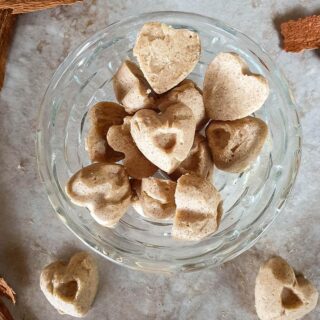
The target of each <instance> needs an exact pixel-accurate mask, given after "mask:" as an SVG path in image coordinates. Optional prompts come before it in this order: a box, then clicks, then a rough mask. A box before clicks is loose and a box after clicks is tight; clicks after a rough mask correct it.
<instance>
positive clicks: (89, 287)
mask: <svg viewBox="0 0 320 320" xmlns="http://www.w3.org/2000/svg"><path fill="white" fill-rule="evenodd" d="M98 281H99V275H98V268H97V264H96V261H95V260H94V259H93V257H92V256H91V255H90V254H88V253H86V252H79V253H76V254H75V255H74V256H73V257H71V259H70V261H69V262H68V263H67V262H64V261H56V262H53V263H51V264H49V265H48V266H46V267H45V268H44V270H43V271H42V272H41V276H40V287H41V290H42V291H43V293H44V295H45V296H46V298H47V299H48V301H49V302H50V303H51V304H52V305H53V306H54V307H55V308H56V309H57V310H58V311H59V312H60V313H65V314H69V315H71V316H74V317H83V316H84V315H85V314H86V313H87V312H88V311H89V309H90V306H91V304H92V302H93V300H94V298H95V295H96V292H97V289H98Z"/></svg>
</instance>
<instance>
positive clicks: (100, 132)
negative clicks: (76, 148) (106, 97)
mask: <svg viewBox="0 0 320 320" xmlns="http://www.w3.org/2000/svg"><path fill="white" fill-rule="evenodd" d="M127 115H128V114H127V113H126V112H125V110H124V108H123V107H122V106H120V105H119V104H117V103H113V102H107V101H104V102H98V103H97V104H95V105H94V106H93V107H92V108H91V109H90V111H89V118H90V129H89V132H88V135H87V138H86V150H87V151H88V153H89V157H90V160H91V161H92V162H116V161H119V160H121V159H122V158H123V155H122V154H121V153H119V152H117V151H114V150H113V149H112V148H111V147H110V146H109V144H108V142H107V139H106V135H107V132H108V130H109V128H110V127H111V126H113V125H117V124H121V123H122V122H123V118H124V117H126V116H127Z"/></svg>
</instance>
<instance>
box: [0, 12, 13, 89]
mask: <svg viewBox="0 0 320 320" xmlns="http://www.w3.org/2000/svg"><path fill="white" fill-rule="evenodd" d="M11 12H12V10H10V9H9V10H0V90H1V88H2V86H3V83H4V75H5V71H6V63H7V58H8V53H9V50H10V44H11V41H12V38H13V31H14V26H15V22H16V16H14V15H12V14H11Z"/></svg>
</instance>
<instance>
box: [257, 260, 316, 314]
mask: <svg viewBox="0 0 320 320" xmlns="http://www.w3.org/2000/svg"><path fill="white" fill-rule="evenodd" d="M318 296H319V294H318V292H317V290H316V288H315V287H314V286H313V285H312V283H311V282H310V281H308V280H307V279H305V278H304V276H303V275H302V274H299V275H298V274H295V272H294V270H293V269H292V267H291V266H290V265H289V264H288V263H287V262H286V261H285V260H283V259H282V258H280V257H274V258H271V259H270V260H268V261H267V262H266V263H264V264H263V265H262V266H261V268H260V270H259V273H258V276H257V279H256V286H255V305H256V310H257V314H258V316H259V318H260V319H261V320H297V319H301V318H302V317H304V316H305V315H306V314H307V313H309V312H310V311H311V310H313V309H314V308H315V307H316V305H317V301H318Z"/></svg>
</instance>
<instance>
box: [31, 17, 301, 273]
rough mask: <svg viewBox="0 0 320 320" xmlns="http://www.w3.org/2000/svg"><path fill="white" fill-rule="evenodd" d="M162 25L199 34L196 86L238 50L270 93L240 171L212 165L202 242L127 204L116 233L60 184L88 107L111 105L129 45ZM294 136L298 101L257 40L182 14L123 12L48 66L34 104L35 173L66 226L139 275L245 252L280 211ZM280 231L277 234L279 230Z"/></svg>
mask: <svg viewBox="0 0 320 320" xmlns="http://www.w3.org/2000/svg"><path fill="white" fill-rule="evenodd" d="M149 21H161V22H164V23H167V24H169V25H172V26H173V27H175V28H188V29H190V30H193V31H196V32H198V33H199V35H200V38H201V44H202V52H201V58H200V62H199V63H198V64H197V66H196V68H195V69H194V70H193V72H192V74H191V75H190V76H189V78H191V79H192V80H194V81H195V82H196V83H197V84H198V85H199V86H200V87H202V83H203V78H204V74H205V71H206V68H207V65H208V64H209V63H210V61H211V60H212V59H213V57H214V56H215V55H216V54H217V53H219V52H221V51H232V52H237V53H239V54H240V55H241V56H242V57H243V58H244V59H245V60H246V61H247V63H248V64H249V66H250V68H251V70H252V71H253V72H256V73H260V74H262V75H263V76H264V77H266V78H267V79H268V81H269V85H270V95H269V97H268V100H267V101H266V103H265V104H264V106H263V107H262V108H261V109H260V110H259V111H258V112H256V114H255V116H258V117H259V118H261V119H263V120H264V121H265V122H266V123H267V124H268V126H269V130H270V134H269V138H268V140H267V142H266V144H265V146H264V149H263V151H262V153H261V155H260V156H259V158H258V159H257V160H256V161H255V163H254V164H253V166H252V167H251V168H250V169H249V170H248V171H246V172H244V173H241V174H228V173H224V172H222V171H219V170H215V173H214V176H213V181H214V184H215V186H216V187H217V188H218V189H219V190H220V192H221V195H222V197H223V199H224V215H223V219H222V222H221V225H220V228H219V230H218V231H217V232H216V233H215V234H214V235H212V236H209V237H207V238H206V239H204V240H202V241H199V242H186V241H177V240H174V239H172V237H171V226H172V225H171V223H170V222H159V221H152V220H150V219H148V218H144V217H142V216H141V215H139V214H138V213H137V212H135V211H134V209H133V208H130V209H129V210H128V212H127V214H126V215H124V217H123V218H122V219H121V220H120V222H119V224H118V225H117V227H116V228H115V229H108V228H105V227H103V226H101V225H99V224H98V223H97V222H95V221H94V220H93V218H92V217H91V216H90V213H89V212H88V210H87V209H85V208H80V207H78V206H75V205H73V204H72V203H71V202H70V200H69V199H68V197H67V196H66V193H65V191H64V187H65V184H66V182H67V181H68V179H69V178H70V177H71V176H72V175H73V174H74V173H75V172H76V171H78V170H79V169H80V168H81V167H83V166H86V165H88V164H89V163H90V161H89V158H88V155H87V152H86V151H85V137H86V133H87V130H88V117H87V114H88V110H89V109H90V107H91V106H93V105H94V104H95V103H97V102H98V101H115V97H114V93H113V89H112V76H113V74H114V73H115V72H116V70H117V69H118V67H119V66H120V64H121V62H122V61H123V60H125V59H126V58H129V59H132V60H134V61H135V59H134V57H133V55H132V49H133V46H134V43H135V40H136V36H137V33H138V31H139V30H140V28H141V27H142V25H143V24H144V23H145V22H149ZM300 147H301V135H300V124H299V119H298V116H297V112H296V107H295V105H294V102H293V100H292V97H291V95H290V91H289V88H288V85H287V82H286V80H285V79H284V77H283V75H282V74H281V72H280V71H279V69H278V68H277V66H276V65H275V64H274V62H273V61H272V60H271V59H270V57H269V56H268V54H267V53H266V52H265V51H264V50H263V49H261V47H260V46H259V45H257V44H256V43H255V42H253V41H252V40H251V39H249V38H248V37H247V36H245V35H244V34H242V33H240V32H239V31H236V30H234V29H232V28H230V27H228V26H226V25H225V24H224V23H222V22H220V21H218V20H215V19H212V18H208V17H204V16H200V15H196V14H191V13H182V12H153V13H147V14H143V15H139V16H136V17H130V18H128V19H125V20H123V21H120V22H117V23H114V24H112V25H110V26H108V27H107V28H105V29H104V30H102V31H100V32H98V33H96V34H95V35H93V36H92V37H90V38H89V39H88V40H86V41H85V42H84V43H83V44H81V45H80V46H79V47H78V48H77V49H75V50H74V51H73V52H72V53H71V54H70V55H69V56H68V57H67V58H66V59H65V61H64V62H63V63H62V64H61V65H60V67H59V68H58V70H57V71H56V72H55V74H54V76H53V78H52V80H51V82H50V85H49V87H48V89H47V91H46V93H45V96H44V98H43V102H42V105H41V109H40V116H39V124H38V130H37V153H38V163H39V168H40V174H41V177H42V179H43V181H44V183H45V186H46V189H47V193H48V197H49V199H50V201H51V204H52V206H53V207H54V209H55V211H56V212H57V214H58V216H59V218H60V219H61V220H62V221H63V223H64V224H65V225H66V226H67V227H68V228H69V229H70V230H71V231H72V232H73V233H74V234H75V235H77V236H78V237H79V238H80V239H81V240H82V241H83V242H84V243H86V244H87V245H88V246H89V247H91V248H92V249H93V250H95V251H97V252H98V253H100V254H101V255H103V256H104V257H106V258H108V259H110V260H112V261H114V262H116V263H118V264H121V265H124V266H127V267H131V268H135V269H140V270H146V271H164V272H174V271H191V270H197V269H200V268H204V267H207V266H213V265H219V264H221V263H223V262H225V261H227V260H230V259H232V258H234V257H236V256H237V255H239V254H240V253H242V252H243V251H245V250H247V249H248V248H250V247H251V246H252V245H253V244H254V243H255V242H256V241H257V239H258V238H259V237H260V236H261V234H262V233H263V232H264V231H265V230H266V229H267V228H268V226H269V225H270V224H271V223H272V222H273V221H274V219H275V218H276V217H277V216H278V215H279V213H280V211H281V209H282V208H283V205H284V203H285V201H286V199H287V196H288V193H289V192H290V189H291V188H292V185H293V183H294V180H295V177H296V174H297V170H298V167H299V162H300ZM279 231H280V230H279Z"/></svg>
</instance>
